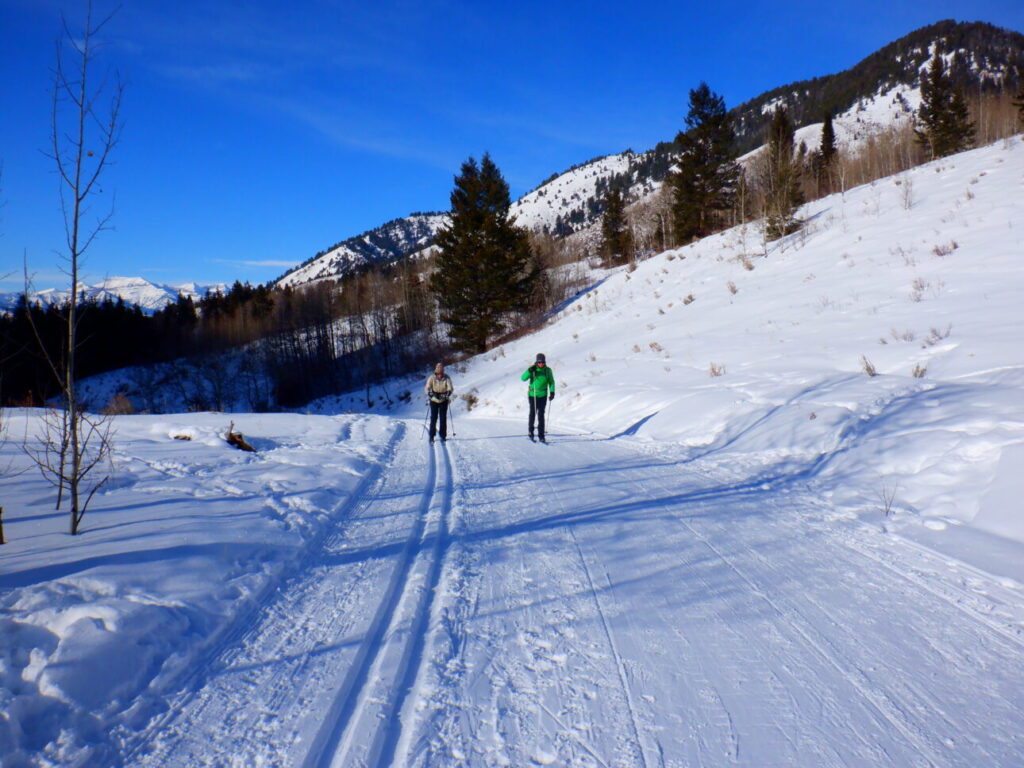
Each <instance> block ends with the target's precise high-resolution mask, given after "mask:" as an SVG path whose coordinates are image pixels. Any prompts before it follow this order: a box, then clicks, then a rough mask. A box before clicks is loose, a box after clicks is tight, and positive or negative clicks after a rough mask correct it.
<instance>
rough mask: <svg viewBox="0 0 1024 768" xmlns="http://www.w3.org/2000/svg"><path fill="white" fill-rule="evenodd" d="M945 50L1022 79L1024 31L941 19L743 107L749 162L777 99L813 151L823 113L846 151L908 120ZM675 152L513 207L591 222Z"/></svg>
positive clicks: (414, 221) (345, 255) (595, 173)
mask: <svg viewBox="0 0 1024 768" xmlns="http://www.w3.org/2000/svg"><path fill="white" fill-rule="evenodd" d="M937 51H938V52H940V54H941V55H942V57H943V58H944V60H945V61H946V62H947V65H948V66H949V68H950V71H951V76H952V77H953V79H954V81H955V82H957V83H958V84H959V85H960V86H961V87H970V88H971V89H972V90H973V91H978V92H984V91H987V90H992V89H994V88H1001V87H1003V86H1005V85H1007V84H1010V83H1013V82H1019V81H1020V80H1021V79H1022V78H1024V69H1022V66H1024V65H1022V64H1021V61H1022V60H1024V35H1021V34H1020V33H1017V32H1011V31H1008V30H1002V29H999V28H996V27H993V26H992V25H989V24H984V23H957V22H952V21H948V22H947V21H944V22H939V23H937V24H933V25H930V26H928V27H924V28H922V29H919V30H916V31H914V32H912V33H910V34H908V35H906V36H904V37H903V38H901V39H900V40H897V41H895V42H893V43H890V44H888V45H886V46H884V47H883V48H881V49H880V50H879V51H876V52H875V53H873V54H871V55H869V56H867V57H866V58H865V59H863V60H862V61H860V62H858V63H857V64H856V65H854V66H853V67H851V68H850V69H848V70H845V71H844V72H840V73H837V74H833V75H827V76H824V77H818V78H814V79H812V80H806V81H801V82H798V83H792V84H789V85H786V86H781V87H779V88H776V89H773V90H771V91H767V92H765V93H764V94H761V95H760V96H757V97H755V98H754V99H751V100H750V101H747V102H745V103H744V104H741V105H739V106H737V107H735V108H734V109H733V110H732V114H733V117H734V119H735V121H736V126H737V136H738V143H739V146H740V147H741V149H743V150H745V151H746V154H744V155H743V157H742V158H741V162H744V163H746V162H748V161H749V160H750V159H752V158H753V157H754V156H755V155H756V152H757V148H758V147H759V146H760V144H761V137H762V136H763V134H764V130H765V128H766V126H767V124H768V121H769V120H770V118H771V113H772V111H773V110H774V109H775V108H777V107H779V106H785V107H786V108H787V110H788V111H789V113H790V117H791V119H792V120H793V121H794V124H795V126H796V128H797V131H796V143H797V144H799V143H800V142H803V143H804V144H806V146H807V148H808V149H810V150H814V149H816V148H817V146H818V144H819V143H820V137H821V127H822V123H821V120H822V118H823V115H824V113H825V112H829V113H831V114H833V123H834V127H835V130H836V141H837V144H838V145H839V146H841V147H843V148H844V149H846V150H848V151H850V150H852V151H855V150H856V149H857V148H858V147H860V146H863V145H864V144H865V143H866V142H867V141H869V140H870V139H871V138H872V137H873V136H876V135H878V134H879V133H881V132H883V131H885V130H888V129H890V128H899V127H901V126H903V125H906V124H907V123H908V122H909V121H910V120H911V119H912V117H913V114H914V112H915V110H916V109H917V107H918V105H919V104H920V71H921V70H922V69H923V68H925V67H926V66H927V63H928V60H929V59H930V58H931V56H932V55H933V54H934V53H935V52H937ZM712 85H713V83H712ZM673 152H674V149H673V143H672V142H662V143H660V144H659V145H658V146H657V147H655V148H653V149H651V150H649V151H647V152H639V153H637V152H632V151H627V152H623V153H619V154H613V155H607V156H604V157H600V158H597V159H594V160H591V161H588V162H585V163H581V164H580V165H578V166H576V167H574V168H572V169H571V170H568V171H565V172H563V173H560V174H557V175H555V176H553V177H552V178H550V179H548V180H547V181H545V182H544V183H542V184H541V185H540V186H539V187H537V188H536V189H534V190H532V191H530V192H528V193H527V194H525V195H523V196H522V197H521V198H519V199H518V200H516V201H514V202H513V204H512V208H511V213H512V214H513V215H515V216H516V218H517V221H518V223H519V224H520V225H521V226H524V227H526V228H528V229H531V230H533V231H537V232H544V233H547V234H551V235H554V236H556V237H564V236H567V235H570V234H572V233H576V232H581V231H584V230H588V229H592V228H593V227H594V226H595V224H596V223H597V222H598V220H599V219H600V215H601V211H602V202H601V198H602V196H603V193H604V191H605V190H606V189H607V188H608V186H609V185H610V184H615V185H618V186H621V187H622V188H623V189H625V190H626V191H627V197H628V199H629V201H630V202H633V203H635V202H639V201H643V200H645V199H648V198H649V197H650V196H651V195H652V194H654V193H656V192H657V191H658V190H659V189H660V187H661V184H662V181H663V180H664V177H665V174H666V173H667V171H668V170H669V168H670V166H671V164H672V154H673ZM445 221H446V218H445V217H444V215H443V214H441V215H438V216H434V217H428V219H427V220H422V219H419V218H417V217H409V218H408V219H396V220H395V221H393V222H389V223H388V224H386V225H383V227H382V229H384V228H389V227H391V228H393V227H395V226H406V227H410V228H413V229H415V231H416V232H417V238H416V241H415V243H414V246H415V247H410V245H409V244H408V243H405V242H404V241H401V240H400V241H399V245H398V247H394V248H387V247H385V248H383V249H380V250H378V251H376V252H374V253H373V254H372V255H370V256H366V255H365V254H364V253H363V251H362V249H361V248H359V249H356V251H353V249H352V248H350V247H348V246H345V245H341V246H339V247H336V249H335V250H332V251H331V252H329V253H327V254H322V255H318V256H317V257H314V258H313V259H311V260H309V261H307V262H305V263H304V264H303V265H301V266H300V267H297V268H296V269H295V270H292V271H290V272H289V273H287V274H286V275H285V277H283V278H282V279H281V280H280V282H279V284H282V285H284V284H288V285H293V286H294V285H298V284H301V283H303V282H307V281H310V280H314V281H315V280H322V279H334V278H337V277H341V276H343V275H344V274H346V273H348V272H349V271H350V270H351V269H353V268H358V267H359V266H363V265H365V264H367V263H380V262H387V261H393V260H397V259H401V258H405V257H406V256H409V255H410V254H414V253H419V252H422V249H423V248H424V247H425V246H427V245H429V244H430V242H432V239H433V235H434V234H436V232H437V229H438V228H439V227H440V226H442V225H443V224H444V222H445ZM401 222H408V223H407V224H402V223H401ZM358 239H359V238H353V240H356V241H358ZM591 239H592V238H591ZM346 242H350V241H346Z"/></svg>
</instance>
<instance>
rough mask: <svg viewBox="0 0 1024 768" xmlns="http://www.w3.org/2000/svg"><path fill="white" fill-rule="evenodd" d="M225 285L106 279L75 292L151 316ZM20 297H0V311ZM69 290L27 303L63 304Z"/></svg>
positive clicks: (40, 294) (37, 294)
mask: <svg viewBox="0 0 1024 768" xmlns="http://www.w3.org/2000/svg"><path fill="white" fill-rule="evenodd" d="M226 289H227V285H226V284H224V283H210V284H206V285H201V284H199V283H180V284H175V285H172V284H167V283H153V282H150V281H149V280H146V279H144V278H141V277H108V278H107V279H105V280H103V281H102V282H99V283H95V284H93V285H82V286H81V287H80V288H79V291H78V292H79V296H82V295H84V296H85V298H86V299H87V300H89V301H93V300H95V301H105V300H107V299H110V300H111V301H117V300H118V299H122V300H123V301H124V302H125V303H126V304H130V305H135V306H138V307H139V308H141V309H142V310H143V311H144V312H147V313H152V312H156V311H157V310H159V309H163V308H164V307H166V306H167V305H168V304H171V303H173V302H175V301H177V299H178V296H179V294H180V295H182V296H186V297H188V298H190V299H192V300H193V301H198V300H199V299H201V298H203V297H204V296H205V295H206V294H207V293H208V292H215V291H224V290H226ZM22 295H23V294H22V293H21V292H18V293H4V294H0V311H7V312H9V311H11V310H12V309H13V308H14V307H15V306H16V305H17V303H18V301H19V300H20V299H21V296H22ZM69 296H70V290H68V289H57V288H48V289H45V290H41V291H32V292H30V293H29V300H30V301H31V302H33V303H35V302H41V303H43V304H63V303H64V302H65V301H67V300H68V297H69Z"/></svg>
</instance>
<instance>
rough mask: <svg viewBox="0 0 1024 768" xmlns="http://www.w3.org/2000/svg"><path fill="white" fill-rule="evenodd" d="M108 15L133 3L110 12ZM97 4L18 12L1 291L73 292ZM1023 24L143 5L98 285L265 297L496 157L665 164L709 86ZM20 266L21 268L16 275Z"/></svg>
mask: <svg viewBox="0 0 1024 768" xmlns="http://www.w3.org/2000/svg"><path fill="white" fill-rule="evenodd" d="M94 2H95V6H96V12H97V13H105V12H108V11H110V10H111V9H112V8H114V7H115V3H113V2H109V1H108V0H94ZM84 5H85V4H84V0H81V2H79V1H78V0H75V1H71V0H0V73H2V77H0V110H2V113H3V119H0V163H2V168H3V175H2V178H0V206H2V207H0V278H2V279H3V282H2V283H0V290H12V289H16V288H17V287H19V286H20V283H21V273H22V263H23V258H24V257H25V256H26V255H27V259H28V263H29V269H30V271H31V272H32V273H33V274H34V275H35V283H36V285H37V287H40V288H43V287H50V286H52V285H60V284H63V282H65V280H64V278H63V277H62V276H61V275H60V273H59V271H58V265H59V261H58V257H57V256H56V252H57V251H59V249H60V248H61V247H62V243H63V229H62V221H61V214H60V207H59V200H58V191H57V189H58V186H57V179H56V176H55V174H54V169H53V163H52V161H51V160H49V159H48V158H47V157H46V156H45V155H44V154H43V150H45V148H46V146H47V143H48V141H49V133H50V128H49V125H50V89H51V80H52V73H51V70H52V67H53V62H54V50H55V41H56V39H57V37H58V35H59V32H60V17H61V13H62V12H63V13H64V14H65V15H66V17H67V18H68V20H69V22H70V24H71V27H72V29H73V30H78V29H80V27H81V22H82V18H83V15H84V14H83V9H84ZM945 18H954V19H957V20H963V21H988V22H991V23H994V24H997V25H999V26H1003V27H1007V28H1010V29H1016V30H1018V31H1020V30H1024V2H1021V0H973V1H972V2H959V1H958V2H952V1H950V2H939V1H937V2H899V0H896V1H893V0H889V1H888V2H876V0H861V1H860V2H840V1H838V0H832V1H831V2H829V1H828V0H824V1H821V2H813V3H808V2H791V3H785V4H783V3H775V2H742V3H741V2H731V1H730V0H719V2H714V3H687V2H679V1H678V0H677V1H676V2H647V1H646V0H636V2H633V3H620V2H615V3H602V2H599V0H595V1H593V2H575V1H574V0H569V1H565V2H550V1H549V2H543V3H541V2H532V1H531V0H524V1H521V2H517V3H505V2H490V1H489V0H476V1H474V2H446V1H443V0H420V1H419V2H405V1H403V2H389V1H388V0H381V2H378V3H368V2H365V0H359V1H357V2H352V1H349V0H344V1H343V0H304V1H303V0H293V1H292V2H284V0H230V1H228V0H206V1H205V2H194V1H192V0H176V2H159V1H157V0H123V2H122V3H121V8H120V11H119V12H118V13H117V14H116V16H115V17H114V18H113V20H112V21H111V22H110V24H109V25H108V26H107V27H106V28H105V30H104V32H103V35H102V40H103V42H104V43H105V46H104V48H103V49H102V52H101V54H100V56H99V58H98V59H97V61H96V63H95V71H96V72H97V73H105V72H107V71H113V70H116V71H117V72H119V73H120V76H121V77H122V78H123V80H124V81H125V83H126V85H127V89H126V92H125V98H124V104H123V109H122V121H123V133H122V138H121V143H120V145H119V147H118V148H117V150H116V153H115V157H114V161H115V163H116V165H114V166H112V167H111V168H110V169H109V170H108V172H107V174H106V175H105V176H104V178H103V196H102V197H101V198H100V199H99V200H97V202H96V204H95V206H94V209H93V210H94V211H95V212H106V211H108V210H110V203H111V200H114V199H116V203H115V207H114V217H113V220H112V226H113V227H114V228H113V229H112V230H110V231H105V232H103V233H101V235H100V237H99V238H98V239H97V240H96V242H95V244H94V245H93V247H92V249H91V250H90V251H89V253H88V256H87V260H86V264H85V272H86V273H87V276H88V277H89V278H92V279H101V278H102V277H103V276H105V275H111V276H113V275H138V276H142V277H145V278H147V279H149V280H153V281H156V282H168V283H175V282H186V281H198V282H212V281H233V280H235V279H240V280H249V281H251V282H253V283H259V282H264V281H266V280H269V279H271V278H274V277H276V276H277V275H279V274H281V273H282V272H284V271H285V269H286V267H287V266H290V265H293V264H296V263H298V262H301V261H303V260H304V259H306V258H308V257H309V256H312V255H313V254H314V253H316V252H317V251H319V250H321V249H323V248H325V247H327V246H330V245H332V244H333V243H335V242H337V241H339V240H343V239H345V238H346V237H349V236H351V235H354V234H358V233H359V232H362V231H363V230H365V229H369V228H371V227H374V226H376V225H378V224H380V223H383V222H384V221H386V220H388V219H391V218H395V217H397V216H404V215H406V214H408V213H410V212H412V211H429V210H443V209H446V208H447V207H448V195H449V193H450V191H451V186H452V179H453V176H454V174H455V173H456V172H457V171H458V167H459V165H460V163H461V162H462V161H463V160H465V159H466V158H467V157H468V156H470V155H473V156H477V157H479V156H480V155H481V154H482V153H483V152H484V151H489V152H490V153H491V155H492V157H493V158H494V160H495V162H496V163H497V164H498V166H499V168H501V170H502V171H503V173H504V174H505V177H506V178H507V179H508V181H509V184H510V185H511V188H512V193H513V196H514V197H515V196H518V195H521V194H523V193H524V192H526V191H528V190H529V189H531V188H532V187H534V186H536V185H537V184H538V183H539V182H540V181H541V180H543V179H544V178H546V177H547V176H549V175H551V174H552V173H553V172H556V171H561V170H564V169H565V168H567V167H569V166H571V165H573V164H575V163H578V162H582V161H585V160H587V159H589V158H591V157H594V156H597V155H603V154H608V153H613V152H621V151H622V150H624V149H626V148H628V147H631V148H633V149H636V150H643V149H648V148H650V147H651V146H653V145H654V144H655V143H657V142H658V141H660V140H664V139H669V138H671V137H672V136H674V135H675V133H676V132H677V131H678V130H679V128H680V127H681V125H682V121H683V117H684V114H685V110H686V100H687V92H688V90H689V89H690V88H692V87H694V86H696V85H697V83H698V82H700V81H701V80H706V81H707V82H708V84H709V85H710V86H711V87H712V89H714V90H715V91H717V92H719V93H721V94H722V95H723V96H724V97H725V99H726V102H727V104H728V105H729V106H734V105H736V104H738V103H740V102H742V101H744V100H746V99H748V98H751V97H753V96H756V95H757V94H759V93H760V92H762V91H764V90H766V89H769V88H772V87H775V86H777V85H781V84H784V83H786V82H790V81H793V80H797V79H802V78H806V77H813V76H816V75H824V74H830V73H832V72H836V71H839V70H842V69H845V68H847V67H849V66H852V65H853V64H855V63H856V62H857V61H859V60H860V59H861V58H863V57H864V56H866V55H868V54H869V53H871V52H873V51H875V50H876V49H878V48H879V47H881V46H882V45H884V44H885V43H888V42H891V41H892V40H895V39H896V38H898V37H901V36H902V35H904V34H906V33H908V32H910V31H911V30H913V29H916V28H918V27H921V26H924V25H926V24H930V23H932V22H934V21H937V20H939V19H945ZM12 273H13V274H12Z"/></svg>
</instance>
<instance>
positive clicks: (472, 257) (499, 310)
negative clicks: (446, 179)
mask: <svg viewBox="0 0 1024 768" xmlns="http://www.w3.org/2000/svg"><path fill="white" fill-rule="evenodd" d="M451 204H452V209H451V223H450V224H449V225H448V226H447V227H445V228H442V229H441V230H440V231H439V232H438V233H437V239H436V241H435V244H436V245H437V246H438V248H439V249H440V250H439V252H438V255H437V262H436V263H437V269H436V271H435V272H434V274H433V276H432V277H431V281H430V287H431V290H432V291H433V293H434V294H435V296H436V298H437V302H438V306H439V307H440V310H441V319H442V320H443V321H444V322H445V323H447V324H448V326H449V328H450V329H451V337H452V339H453V340H454V342H455V343H456V345H457V346H458V347H459V348H460V349H463V350H465V351H467V352H483V351H485V350H486V349H487V341H488V339H491V338H493V337H494V336H495V335H497V334H498V333H500V332H501V331H502V330H504V329H505V327H506V325H507V323H508V321H509V320H510V319H511V316H512V315H514V314H515V313H519V312H525V311H526V310H528V309H529V308H530V306H531V305H532V303H533V298H534V289H535V288H536V286H537V278H538V276H539V272H538V270H537V266H536V263H535V260H534V257H533V253H532V252H531V249H530V242H529V239H528V237H527V234H526V231H525V230H523V229H521V228H520V227H517V226H516V225H515V218H514V217H510V216H509V214H508V212H509V206H510V205H511V200H510V198H509V189H508V184H507V183H506V181H505V179H504V178H503V177H502V175H501V171H499V170H498V167H497V166H496V165H495V164H494V162H493V161H492V160H491V158H490V155H488V154H485V155H484V156H483V159H482V160H481V161H480V164H479V165H477V162H476V160H475V159H474V158H472V157H471V158H469V159H468V160H467V161H466V162H464V163H463V164H462V169H461V172H460V174H459V175H458V176H456V177H455V188H454V189H453V190H452V194H451Z"/></svg>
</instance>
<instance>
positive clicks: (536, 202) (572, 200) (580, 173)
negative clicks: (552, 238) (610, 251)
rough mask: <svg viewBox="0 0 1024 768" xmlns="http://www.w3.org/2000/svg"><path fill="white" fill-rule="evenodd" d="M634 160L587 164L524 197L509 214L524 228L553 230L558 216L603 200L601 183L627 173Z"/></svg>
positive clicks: (628, 157)
mask: <svg viewBox="0 0 1024 768" xmlns="http://www.w3.org/2000/svg"><path fill="white" fill-rule="evenodd" d="M634 157H635V155H634V154H633V153H632V152H624V153H622V154H619V155H609V156H608V157H602V158H599V159H597V160H594V161H591V162H588V163H584V164H583V165H581V166H579V167H578V168H575V169H573V170H571V171H567V172H565V173H563V174H561V175H559V176H557V177H556V178H554V179H552V180H551V181H549V182H546V183H545V184H542V185H541V186H540V187H538V188H537V189H535V190H533V191H532V192H529V193H527V194H525V195H523V196H522V197H521V198H519V199H518V200H516V201H515V202H514V203H513V204H512V207H511V209H510V211H509V213H510V215H512V216H515V218H516V223H517V224H518V225H519V226H521V227H525V228H527V229H531V230H541V229H543V228H544V227H549V228H552V229H553V228H554V226H555V222H556V220H557V219H558V217H559V216H563V217H565V216H567V215H568V214H570V213H572V211H573V210H574V209H577V208H580V207H582V208H583V209H584V211H585V210H586V202H587V199H588V198H591V197H593V198H600V195H599V194H598V192H597V184H598V182H599V181H601V180H604V179H608V178H609V177H610V176H612V175H614V174H620V173H625V172H626V171H628V170H629V169H630V165H631V163H632V161H633V159H634Z"/></svg>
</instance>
